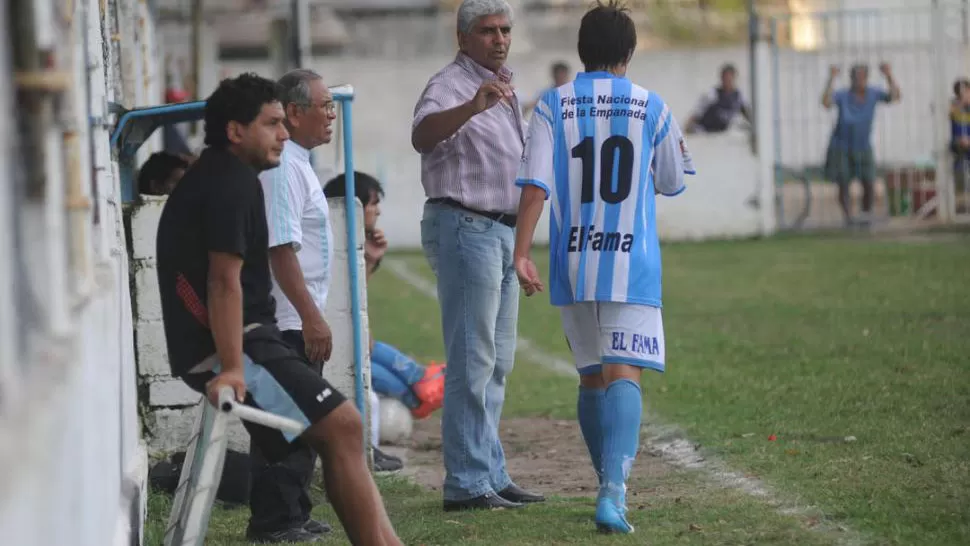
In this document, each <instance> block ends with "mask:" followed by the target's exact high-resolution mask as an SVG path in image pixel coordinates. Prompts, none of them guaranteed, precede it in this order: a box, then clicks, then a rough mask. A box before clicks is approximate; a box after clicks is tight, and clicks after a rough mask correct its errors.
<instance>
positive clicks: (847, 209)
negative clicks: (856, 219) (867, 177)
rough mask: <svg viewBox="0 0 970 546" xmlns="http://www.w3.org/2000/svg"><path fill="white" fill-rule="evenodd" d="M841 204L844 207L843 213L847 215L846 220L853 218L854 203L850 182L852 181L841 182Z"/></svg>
mask: <svg viewBox="0 0 970 546" xmlns="http://www.w3.org/2000/svg"><path fill="white" fill-rule="evenodd" d="M838 184H839V206H840V207H842V213H843V214H844V215H845V221H846V222H848V221H849V220H850V219H851V218H852V212H851V211H852V203H851V197H850V195H849V184H851V182H841V181H840V182H839V183H838Z"/></svg>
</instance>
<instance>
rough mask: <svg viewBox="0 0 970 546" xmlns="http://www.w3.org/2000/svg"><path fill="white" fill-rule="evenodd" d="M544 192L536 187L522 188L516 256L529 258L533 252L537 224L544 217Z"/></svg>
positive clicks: (517, 223) (516, 230)
mask: <svg viewBox="0 0 970 546" xmlns="http://www.w3.org/2000/svg"><path fill="white" fill-rule="evenodd" d="M543 196H544V192H543V190H542V189H540V188H537V187H535V186H526V187H525V188H522V196H521V197H520V198H519V216H518V220H517V222H516V228H515V256H516V257H528V256H529V253H530V252H531V251H532V240H533V238H534V237H535V232H536V224H538V223H539V217H540V216H541V215H542V204H543V202H544V199H543Z"/></svg>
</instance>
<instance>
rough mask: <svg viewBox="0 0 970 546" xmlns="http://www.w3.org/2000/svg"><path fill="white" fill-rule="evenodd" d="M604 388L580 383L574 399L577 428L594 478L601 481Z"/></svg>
mask: <svg viewBox="0 0 970 546" xmlns="http://www.w3.org/2000/svg"><path fill="white" fill-rule="evenodd" d="M605 399H606V389H590V388H587V387H583V386H582V385H580V387H579V398H578V399H577V400H576V414H577V415H578V416H579V430H581V431H582V432H583V440H585V441H586V447H587V449H589V458H590V460H591V461H592V462H593V470H594V471H596V478H597V479H598V480H599V481H600V482H602V481H603V462H602V460H603V457H602V455H603V429H602V423H603V400H605Z"/></svg>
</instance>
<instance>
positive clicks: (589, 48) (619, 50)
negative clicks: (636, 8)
mask: <svg viewBox="0 0 970 546" xmlns="http://www.w3.org/2000/svg"><path fill="white" fill-rule="evenodd" d="M636 47H637V29H636V26H635V25H634V24H633V19H632V18H630V10H628V9H627V8H626V7H625V6H623V5H622V4H621V3H620V2H619V0H609V1H607V2H603V1H601V0H598V1H597V2H596V4H595V5H594V6H593V7H592V8H591V9H590V10H589V11H587V12H586V15H584V16H583V20H582V22H581V23H580V24H579V45H578V49H579V60H580V61H582V63H583V66H584V67H585V69H586V71H587V72H593V71H596V70H605V69H607V68H611V67H614V66H617V65H621V64H624V63H626V62H628V61H629V60H630V57H631V56H632V55H633V51H634V50H635V49H636Z"/></svg>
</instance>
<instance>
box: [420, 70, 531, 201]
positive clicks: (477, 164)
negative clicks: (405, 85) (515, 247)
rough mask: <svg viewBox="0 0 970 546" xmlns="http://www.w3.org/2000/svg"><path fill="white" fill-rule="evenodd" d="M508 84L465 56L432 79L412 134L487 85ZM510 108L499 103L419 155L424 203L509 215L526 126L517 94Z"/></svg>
mask: <svg viewBox="0 0 970 546" xmlns="http://www.w3.org/2000/svg"><path fill="white" fill-rule="evenodd" d="M495 79H500V80H502V81H504V82H506V83H509V82H511V81H512V72H511V71H510V70H509V69H508V68H507V67H502V69H501V70H500V71H499V73H498V74H495V73H493V72H492V71H490V70H488V69H487V68H485V67H483V66H481V65H479V64H478V63H476V62H475V61H473V60H472V59H471V58H470V57H468V56H467V55H465V54H464V53H458V55H457V56H456V57H455V60H454V62H452V63H451V64H449V65H448V66H446V67H444V68H442V69H441V71H439V72H438V73H437V74H435V75H434V76H432V77H431V79H430V80H429V81H428V85H427V86H425V88H424V91H423V92H422V93H421V98H420V99H418V103H417V105H415V107H414V122H413V123H412V124H411V130H412V131H414V128H415V127H417V126H418V124H419V123H421V121H422V120H423V119H424V118H425V117H427V116H428V115H429V114H434V113H437V112H442V111H445V110H450V109H452V108H455V107H456V106H459V105H461V104H462V103H465V102H467V101H469V100H471V99H472V98H473V97H474V96H475V93H476V92H477V91H478V88H479V87H480V86H481V85H482V84H483V83H485V82H486V81H491V80H495ZM511 102H512V103H511V104H509V103H508V102H506V101H504V100H503V101H499V103H498V104H496V105H495V106H493V107H492V108H489V109H488V110H486V111H484V112H482V113H480V114H478V115H476V116H474V117H473V118H471V119H470V120H469V121H468V122H467V123H465V125H463V126H462V128H461V129H459V130H458V132H456V133H455V134H454V135H452V136H451V137H449V138H448V139H446V140H444V141H442V142H439V143H438V145H437V146H435V147H434V148H433V149H432V150H431V151H430V152H428V153H423V154H421V185H423V186H424V193H425V195H427V196H428V197H429V198H434V197H450V198H451V199H454V200H456V201H458V202H459V203H461V204H463V205H465V206H466V207H469V208H472V209H475V210H480V211H483V212H500V213H514V212H515V211H516V209H517V208H518V204H519V192H520V190H519V189H518V188H517V187H516V186H515V175H516V172H517V170H518V168H519V162H520V161H521V158H522V148H523V146H524V144H525V130H526V127H525V123H524V121H523V118H522V108H521V106H520V104H519V98H518V94H516V95H515V97H514V98H513V100H512V101H511Z"/></svg>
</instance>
